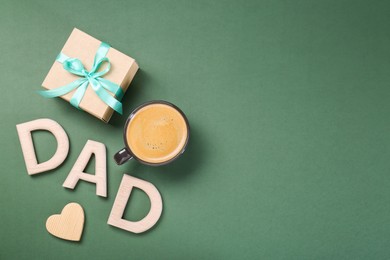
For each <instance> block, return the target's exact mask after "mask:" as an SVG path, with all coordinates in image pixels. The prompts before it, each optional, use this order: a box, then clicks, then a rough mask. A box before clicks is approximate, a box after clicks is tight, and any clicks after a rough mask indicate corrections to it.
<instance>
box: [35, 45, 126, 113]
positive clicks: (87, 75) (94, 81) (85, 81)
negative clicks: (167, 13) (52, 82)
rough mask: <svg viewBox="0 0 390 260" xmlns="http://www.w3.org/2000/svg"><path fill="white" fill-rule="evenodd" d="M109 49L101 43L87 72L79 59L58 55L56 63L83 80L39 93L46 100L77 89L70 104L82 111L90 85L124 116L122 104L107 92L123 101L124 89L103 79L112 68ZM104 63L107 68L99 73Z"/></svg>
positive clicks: (103, 99)
mask: <svg viewBox="0 0 390 260" xmlns="http://www.w3.org/2000/svg"><path fill="white" fill-rule="evenodd" d="M109 49H110V45H108V44H107V43H104V42H102V43H101V45H100V46H99V49H98V50H97V52H96V55H95V58H94V61H93V66H92V69H91V70H90V71H87V70H86V69H85V68H84V66H83V64H82V63H81V61H80V60H79V59H76V58H69V57H68V56H66V55H65V54H63V53H62V52H61V53H60V54H58V56H57V58H56V61H58V62H60V63H61V64H62V65H63V67H64V69H65V70H66V71H68V72H70V73H72V74H74V75H77V76H80V77H81V78H80V79H77V80H75V81H73V82H71V83H69V84H68V85H65V86H62V87H58V88H55V89H51V90H40V91H38V93H39V94H40V95H42V96H44V97H46V98H53V97H59V96H62V95H65V94H67V93H69V92H71V91H72V90H74V89H77V90H76V92H75V93H74V94H73V96H72V98H71V99H70V103H71V104H72V105H73V106H74V107H76V108H78V109H80V108H79V105H80V102H81V100H82V99H83V96H84V94H85V91H86V90H87V87H88V85H89V84H90V85H91V87H92V89H93V90H94V91H95V93H96V94H97V95H98V97H99V98H100V99H101V100H102V101H103V102H104V103H106V104H107V105H108V106H109V107H111V108H112V109H114V110H115V111H116V112H118V113H119V114H121V115H122V103H121V102H119V101H118V100H117V99H115V98H114V97H113V96H111V95H110V94H109V93H108V92H107V90H108V91H110V92H111V93H113V94H114V95H115V96H116V98H118V99H119V100H121V99H122V97H123V90H122V88H121V87H120V86H119V85H117V84H115V83H113V82H111V81H109V80H106V79H104V78H102V76H103V75H105V74H106V73H107V72H108V71H109V70H110V68H111V63H110V60H109V59H108V58H107V57H106V54H107V52H108V50H109ZM103 63H107V66H106V67H105V68H104V69H102V70H101V71H99V69H100V67H101V66H102V65H103Z"/></svg>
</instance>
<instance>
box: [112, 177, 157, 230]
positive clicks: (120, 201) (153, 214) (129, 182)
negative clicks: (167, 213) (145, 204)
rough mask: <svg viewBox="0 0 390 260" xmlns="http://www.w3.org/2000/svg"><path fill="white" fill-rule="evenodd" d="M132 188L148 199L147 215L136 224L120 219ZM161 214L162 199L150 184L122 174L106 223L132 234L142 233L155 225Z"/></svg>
mask: <svg viewBox="0 0 390 260" xmlns="http://www.w3.org/2000/svg"><path fill="white" fill-rule="evenodd" d="M133 187H136V188H139V189H141V190H143V191H144V192H145V193H146V195H148V197H149V199H150V210H149V213H148V214H147V215H146V216H145V217H144V218H143V219H141V220H139V221H136V222H133V221H129V220H125V219H123V218H122V216H123V212H124V211H125V208H126V204H127V201H128V200H129V197H130V194H131V190H132V189H133ZM161 212H162V199H161V195H160V193H159V192H158V190H157V189H156V187H155V186H154V185H153V184H151V183H150V182H147V181H144V180H141V179H138V178H135V177H132V176H129V175H127V174H124V175H123V178H122V182H121V184H120V186H119V189H118V193H117V195H116V198H115V201H114V205H113V206H112V209H111V213H110V216H109V218H108V222H107V223H108V224H109V225H112V226H115V227H118V228H121V229H124V230H127V231H130V232H133V233H142V232H145V231H147V230H148V229H150V228H151V227H153V226H154V225H155V224H156V223H157V221H158V219H159V218H160V216H161Z"/></svg>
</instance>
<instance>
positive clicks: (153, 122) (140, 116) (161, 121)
mask: <svg viewBox="0 0 390 260" xmlns="http://www.w3.org/2000/svg"><path fill="white" fill-rule="evenodd" d="M187 133H188V129H187V124H186V122H185V120H184V118H183V116H182V115H181V114H180V113H179V112H178V111H177V110H176V109H174V108H173V107H171V106H169V105H165V104H150V105H147V106H145V107H143V108H141V109H140V110H138V111H137V112H136V113H135V114H134V116H133V117H132V118H131V119H130V122H129V124H128V126H127V129H126V138H127V144H128V146H129V147H130V149H131V151H132V153H133V154H134V155H135V156H136V157H138V158H139V159H141V160H143V161H146V162H149V163H162V162H166V161H169V160H170V159H172V158H174V157H175V156H176V155H177V154H178V153H180V152H181V151H182V149H183V147H184V145H185V143H186V140H187Z"/></svg>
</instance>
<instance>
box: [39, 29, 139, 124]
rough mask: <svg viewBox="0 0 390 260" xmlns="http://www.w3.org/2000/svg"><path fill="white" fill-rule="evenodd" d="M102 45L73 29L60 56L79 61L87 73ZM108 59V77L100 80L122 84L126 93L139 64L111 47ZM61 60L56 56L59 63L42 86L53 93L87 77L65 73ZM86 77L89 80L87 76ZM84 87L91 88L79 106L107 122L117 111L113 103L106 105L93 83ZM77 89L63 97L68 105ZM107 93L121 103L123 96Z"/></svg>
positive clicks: (87, 90) (56, 63) (104, 76)
mask: <svg viewBox="0 0 390 260" xmlns="http://www.w3.org/2000/svg"><path fill="white" fill-rule="evenodd" d="M101 44H102V42H101V41H99V40H97V39H95V38H94V37H92V36H90V35H88V34H86V33H84V32H82V31H80V30H79V29H77V28H74V29H73V31H72V33H71V35H70V36H69V38H68V40H67V41H66V43H65V45H64V47H63V48H62V50H61V53H62V54H64V55H65V57H66V56H67V57H66V58H77V59H79V60H80V61H81V63H82V65H83V66H84V68H85V71H86V72H89V71H90V70H91V69H92V66H93V64H94V58H95V55H96V53H97V51H98V50H100V49H99V47H100V46H101ZM103 44H104V43H103ZM103 44H102V45H103ZM107 46H108V45H107ZM108 47H109V46H108ZM105 57H107V58H108V59H109V62H110V65H111V67H110V69H109V71H108V72H107V73H106V74H104V75H103V76H101V78H103V80H104V81H105V82H107V80H108V81H110V82H112V83H115V84H116V85H119V86H120V88H121V89H122V92H123V93H122V94H124V93H125V92H126V90H127V88H128V86H129V84H130V82H131V81H132V80H133V78H134V76H135V73H136V72H137V70H138V64H137V62H136V61H135V60H134V59H133V58H131V57H129V56H127V55H125V54H123V53H121V52H119V51H117V50H116V49H114V48H112V47H109V49H108V52H107V53H106V55H105ZM58 60H59V58H58V57H57V60H56V61H55V62H54V64H53V66H52V67H51V69H50V71H49V73H48V74H47V76H46V78H45V80H44V81H43V83H42V87H44V88H45V89H47V90H50V91H53V90H54V89H58V88H61V87H62V86H65V85H68V84H70V83H72V82H74V81H77V80H80V79H81V78H83V77H84V76H79V75H75V74H72V73H70V72H69V71H67V70H65V69H64V65H63V64H62V63H61V62H59V61H58ZM106 63H107V62H106ZM76 65H77V64H76ZM107 66H108V64H104V63H102V65H101V68H99V70H97V73H98V72H99V71H102V70H104V69H105V68H106V67H107ZM84 78H87V77H86V76H85V77H84ZM101 78H100V79H101ZM103 80H102V81H103ZM85 84H88V86H87V87H86V89H85V93H84V96H82V98H81V100H79V104H78V107H79V108H80V109H82V110H84V111H86V112H88V113H90V114H91V115H93V116H95V117H97V118H99V119H100V120H102V121H104V122H106V123H107V122H108V121H109V120H110V118H111V116H112V114H113V112H114V110H113V109H112V108H111V107H110V106H109V105H107V104H106V103H110V102H104V101H103V100H102V98H101V97H99V96H98V95H97V92H95V90H94V89H93V87H92V86H91V83H85ZM77 90H78V88H75V89H73V90H72V91H70V92H69V93H67V94H63V95H61V96H60V97H61V98H63V99H64V100H66V101H68V102H69V101H71V99H72V97H73V95H74V94H75V93H76V91H77ZM50 91H41V94H42V93H43V92H50ZM102 91H103V90H102ZM104 91H105V92H107V93H108V94H109V95H111V96H112V97H114V98H115V99H117V100H118V101H119V102H120V99H121V96H119V97H116V96H115V95H114V93H112V92H110V91H108V90H106V89H104ZM119 92H120V90H119ZM42 95H45V94H42ZM76 95H77V94H76ZM51 97H53V96H51ZM109 98H110V97H109ZM71 103H72V102H71ZM72 104H73V103H72ZM120 106H121V104H120ZM120 109H121V108H120ZM117 111H118V110H117Z"/></svg>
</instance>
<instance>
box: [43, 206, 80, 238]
mask: <svg viewBox="0 0 390 260" xmlns="http://www.w3.org/2000/svg"><path fill="white" fill-rule="evenodd" d="M83 227H84V210H83V208H82V207H81V206H80V204H78V203H75V202H72V203H69V204H67V205H66V206H65V207H64V209H63V210H62V212H61V214H56V215H51V216H50V217H49V218H48V219H47V221H46V229H47V231H48V232H49V233H50V234H52V235H53V236H56V237H59V238H62V239H65V240H71V241H80V238H81V234H82V233H83Z"/></svg>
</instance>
